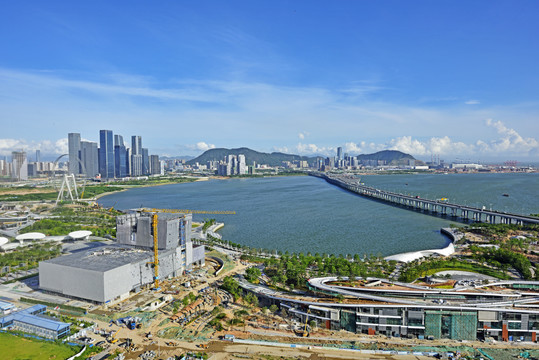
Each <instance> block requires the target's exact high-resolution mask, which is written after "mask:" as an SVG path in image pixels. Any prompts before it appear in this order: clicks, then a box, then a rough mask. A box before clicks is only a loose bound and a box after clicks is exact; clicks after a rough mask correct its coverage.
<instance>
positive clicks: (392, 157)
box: [357, 150, 415, 164]
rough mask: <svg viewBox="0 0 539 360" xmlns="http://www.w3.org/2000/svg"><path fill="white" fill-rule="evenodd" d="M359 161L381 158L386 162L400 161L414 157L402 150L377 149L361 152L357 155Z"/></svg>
mask: <svg viewBox="0 0 539 360" xmlns="http://www.w3.org/2000/svg"><path fill="white" fill-rule="evenodd" d="M357 158H358V160H359V161H363V160H383V161H386V162H387V163H388V164H389V163H391V162H393V161H401V160H415V158H414V157H413V156H412V155H410V154H406V153H403V152H402V151H397V150H383V151H378V152H375V153H373V154H362V155H358V156H357Z"/></svg>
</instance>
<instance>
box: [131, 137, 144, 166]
mask: <svg viewBox="0 0 539 360" xmlns="http://www.w3.org/2000/svg"><path fill="white" fill-rule="evenodd" d="M140 175H142V138H141V137H140V136H136V135H134V136H131V176H140Z"/></svg>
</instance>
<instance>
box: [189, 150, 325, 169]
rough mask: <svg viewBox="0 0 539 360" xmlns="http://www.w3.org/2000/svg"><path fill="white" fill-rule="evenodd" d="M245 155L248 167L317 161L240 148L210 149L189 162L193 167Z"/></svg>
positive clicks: (310, 158)
mask: <svg viewBox="0 0 539 360" xmlns="http://www.w3.org/2000/svg"><path fill="white" fill-rule="evenodd" d="M239 154H243V155H245V163H246V164H247V165H252V164H253V161H255V162H256V163H257V164H267V165H270V166H280V165H282V164H283V161H294V160H306V161H307V162H308V163H309V165H312V164H314V163H315V161H316V157H307V156H299V155H291V154H284V153H280V152H273V153H271V154H268V153H263V152H258V151H255V150H251V149H249V148H245V147H242V148H238V149H225V148H219V149H210V150H207V151H205V152H204V153H203V154H202V155H200V156H199V157H196V158H194V159H192V160H189V161H187V164H188V165H193V164H194V163H196V162H198V163H199V164H205V163H206V162H208V161H219V160H224V158H225V156H227V155H236V156H237V155H239Z"/></svg>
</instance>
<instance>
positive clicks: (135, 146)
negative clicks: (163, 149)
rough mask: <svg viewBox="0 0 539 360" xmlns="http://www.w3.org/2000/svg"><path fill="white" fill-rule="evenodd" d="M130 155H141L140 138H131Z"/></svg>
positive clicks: (134, 136)
mask: <svg viewBox="0 0 539 360" xmlns="http://www.w3.org/2000/svg"><path fill="white" fill-rule="evenodd" d="M131 155H142V138H141V137H140V136H136V135H133V136H131Z"/></svg>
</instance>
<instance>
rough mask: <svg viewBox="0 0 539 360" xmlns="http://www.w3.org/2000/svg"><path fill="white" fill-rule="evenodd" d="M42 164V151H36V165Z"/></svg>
mask: <svg viewBox="0 0 539 360" xmlns="http://www.w3.org/2000/svg"><path fill="white" fill-rule="evenodd" d="M38 162H41V151H40V150H36V163H38Z"/></svg>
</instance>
